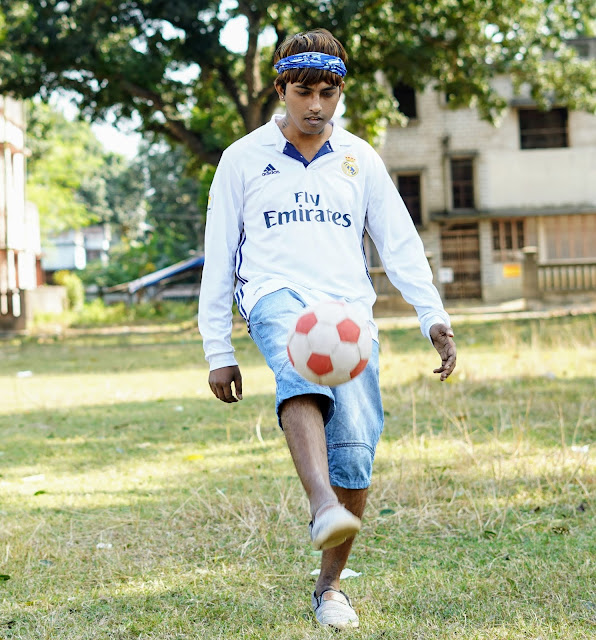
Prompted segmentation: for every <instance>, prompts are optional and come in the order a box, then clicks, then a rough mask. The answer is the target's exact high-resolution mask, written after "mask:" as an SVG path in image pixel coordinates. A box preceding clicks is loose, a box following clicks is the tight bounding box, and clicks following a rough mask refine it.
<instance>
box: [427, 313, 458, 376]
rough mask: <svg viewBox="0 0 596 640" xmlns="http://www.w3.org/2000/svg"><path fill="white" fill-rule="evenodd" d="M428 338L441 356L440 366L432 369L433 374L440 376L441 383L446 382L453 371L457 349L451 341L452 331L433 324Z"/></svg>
mask: <svg viewBox="0 0 596 640" xmlns="http://www.w3.org/2000/svg"><path fill="white" fill-rule="evenodd" d="M430 337H431V340H432V341H433V345H434V347H435V349H436V350H437V351H438V353H439V355H440V356H441V366H440V367H439V368H438V369H434V370H433V373H440V374H441V382H443V381H444V380H447V378H448V377H449V375H450V374H451V372H452V371H453V370H454V369H455V360H456V358H457V349H456V348H455V342H454V341H453V329H452V328H451V327H448V326H447V325H445V324H433V326H432V327H431V328H430Z"/></svg>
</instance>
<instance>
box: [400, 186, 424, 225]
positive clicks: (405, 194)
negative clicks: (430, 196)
mask: <svg viewBox="0 0 596 640" xmlns="http://www.w3.org/2000/svg"><path fill="white" fill-rule="evenodd" d="M397 189H398V191H399V193H400V195H401V197H402V200H403V201H404V203H405V205H406V208H407V209H408V211H409V213H410V217H411V218H412V222H413V223H414V224H415V225H416V226H418V227H419V226H422V207H421V203H420V174H406V175H401V176H400V175H398V176H397Z"/></svg>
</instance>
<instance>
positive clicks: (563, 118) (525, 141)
mask: <svg viewBox="0 0 596 640" xmlns="http://www.w3.org/2000/svg"><path fill="white" fill-rule="evenodd" d="M519 137H520V145H521V148H522V149H553V148H560V147H567V146H569V145H568V143H567V109H564V108H560V109H551V110H550V111H538V109H520V110H519Z"/></svg>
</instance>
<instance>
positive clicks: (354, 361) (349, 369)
mask: <svg viewBox="0 0 596 640" xmlns="http://www.w3.org/2000/svg"><path fill="white" fill-rule="evenodd" d="M371 352H372V337H371V333H370V328H369V325H368V318H366V317H365V316H364V315H363V314H362V313H361V312H360V311H359V309H357V308H356V307H355V306H354V305H350V304H347V303H344V302H339V301H337V302H336V301H328V302H321V303H319V304H317V305H314V306H312V307H307V308H306V309H304V311H303V312H302V313H301V314H300V315H299V316H298V318H297V319H296V322H295V323H294V325H293V326H292V328H291V329H290V332H289V334H288V357H289V359H290V362H291V363H292V365H293V366H294V368H295V369H296V371H297V372H298V373H299V374H300V375H301V376H302V377H303V378H306V379H307V380H310V382H315V383H316V384H322V385H329V386H332V387H333V386H337V385H338V384H343V383H344V382H349V381H350V380H352V379H353V378H355V377H356V376H357V375H358V374H360V373H362V371H364V369H365V367H366V364H367V363H368V359H369V358H370V355H371Z"/></svg>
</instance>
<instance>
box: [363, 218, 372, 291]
mask: <svg viewBox="0 0 596 640" xmlns="http://www.w3.org/2000/svg"><path fill="white" fill-rule="evenodd" d="M365 233H366V229H363V230H362V242H361V243H360V248H361V249H362V258H363V260H364V268H365V269H366V275H367V276H368V279H369V280H370V283H371V284H373V281H372V278H371V277H370V273H369V272H368V260H367V259H366V251H365V250H364V234H365ZM373 287H374V285H373Z"/></svg>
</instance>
